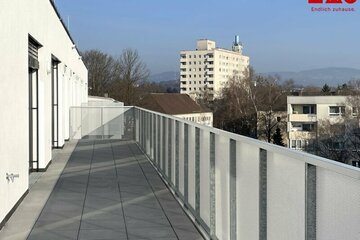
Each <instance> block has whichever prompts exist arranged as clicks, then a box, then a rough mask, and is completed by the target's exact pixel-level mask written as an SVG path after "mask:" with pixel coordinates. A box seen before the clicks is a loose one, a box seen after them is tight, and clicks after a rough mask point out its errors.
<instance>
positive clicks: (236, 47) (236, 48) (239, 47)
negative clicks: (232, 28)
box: [232, 35, 243, 54]
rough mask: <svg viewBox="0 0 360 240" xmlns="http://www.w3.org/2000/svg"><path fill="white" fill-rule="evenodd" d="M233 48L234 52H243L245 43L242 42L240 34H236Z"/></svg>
mask: <svg viewBox="0 0 360 240" xmlns="http://www.w3.org/2000/svg"><path fill="white" fill-rule="evenodd" d="M232 50H233V51H234V52H239V53H240V54H242V50H243V45H242V43H241V42H240V37H239V35H236V36H235V41H234V43H233V47H232Z"/></svg>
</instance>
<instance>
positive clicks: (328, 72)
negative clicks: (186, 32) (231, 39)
mask: <svg viewBox="0 0 360 240" xmlns="http://www.w3.org/2000/svg"><path fill="white" fill-rule="evenodd" d="M260 74H261V75H270V76H279V77H280V79H281V80H282V81H285V80H288V79H292V80H294V82H295V84H296V85H302V86H309V85H311V86H323V85H324V84H328V85H330V86H337V85H339V84H343V83H346V82H348V81H350V80H354V79H360V69H356V68H340V67H328V68H318V69H311V70H304V71H299V72H267V73H260ZM179 77H180V73H179V72H176V71H169V72H162V73H158V74H154V75H152V76H150V81H153V82H162V81H170V80H178V79H179Z"/></svg>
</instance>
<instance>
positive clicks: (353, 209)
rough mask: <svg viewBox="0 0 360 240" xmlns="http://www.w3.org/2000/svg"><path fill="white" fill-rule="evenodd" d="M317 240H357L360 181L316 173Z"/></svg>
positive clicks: (318, 171)
mask: <svg viewBox="0 0 360 240" xmlns="http://www.w3.org/2000/svg"><path fill="white" fill-rule="evenodd" d="M316 178H317V182H316V188H317V191H316V231H317V233H316V235H317V239H354V240H355V239H356V240H357V239H360V238H359V237H360V232H359V226H360V179H359V178H358V179H354V178H351V177H348V176H345V175H343V174H339V173H335V172H333V171H329V170H326V169H322V168H317V171H316Z"/></svg>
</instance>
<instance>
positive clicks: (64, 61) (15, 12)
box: [0, 0, 87, 222]
mask: <svg viewBox="0 0 360 240" xmlns="http://www.w3.org/2000/svg"><path fill="white" fill-rule="evenodd" d="M0 22H1V28H0V36H1V38H0V45H1V56H2V58H1V60H0V61H1V63H0V79H1V81H0V89H1V95H0V102H1V105H0V110H1V117H0V126H1V128H0V132H1V140H0V206H1V207H0V222H1V221H3V219H4V218H5V216H6V215H7V214H8V213H9V211H10V210H11V209H12V208H13V207H14V205H15V203H16V202H17V201H18V200H19V199H20V197H21V196H22V195H23V194H24V193H25V192H26V190H27V189H28V179H29V178H28V176H29V172H28V171H29V85H28V84H29V76H28V35H31V36H32V37H33V38H34V39H36V41H38V42H39V43H40V44H41V45H42V46H43V47H41V48H40V49H39V59H38V60H39V64H40V67H39V71H38V74H39V77H38V79H39V106H38V107H39V143H40V144H39V167H40V168H45V167H46V166H47V165H48V163H49V162H50V160H51V159H52V151H51V148H52V146H51V107H52V106H51V73H48V72H49V70H50V69H51V58H52V56H51V55H54V56H55V57H57V58H58V59H59V60H60V61H61V63H60V64H59V140H60V141H59V143H60V145H63V144H64V139H67V138H68V137H69V126H68V125H69V106H72V105H80V104H81V102H85V101H87V70H86V67H85V65H84V64H83V62H82V61H81V60H80V58H79V55H78V52H77V51H76V49H73V48H72V46H73V43H72V41H71V39H70V38H69V37H68V35H67V33H66V31H65V29H64V27H63V25H62V24H61V22H60V20H59V18H58V16H57V14H56V12H55V10H54V8H53V7H52V5H51V3H50V1H49V0H27V1H23V0H12V1H1V2H0ZM65 65H66V66H67V68H65ZM6 173H14V174H19V176H20V177H19V178H16V179H15V181H14V182H8V181H7V180H6V179H5V176H6Z"/></svg>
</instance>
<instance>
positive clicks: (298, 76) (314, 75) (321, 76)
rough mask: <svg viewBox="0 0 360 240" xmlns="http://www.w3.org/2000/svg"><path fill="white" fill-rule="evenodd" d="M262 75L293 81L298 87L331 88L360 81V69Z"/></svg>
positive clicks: (315, 70) (327, 69)
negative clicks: (325, 86)
mask: <svg viewBox="0 0 360 240" xmlns="http://www.w3.org/2000/svg"><path fill="white" fill-rule="evenodd" d="M261 74H262V75H271V76H275V75H278V76H280V78H281V80H288V79H293V80H294V81H295V83H296V84H298V85H303V86H307V85H312V86H323V85H324V84H325V83H326V84H328V85H330V86H337V85H338V84H343V83H346V82H348V81H350V80H354V79H360V69H355V68H337V67H329V68H319V69H312V70H305V71H300V72H269V73H261Z"/></svg>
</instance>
